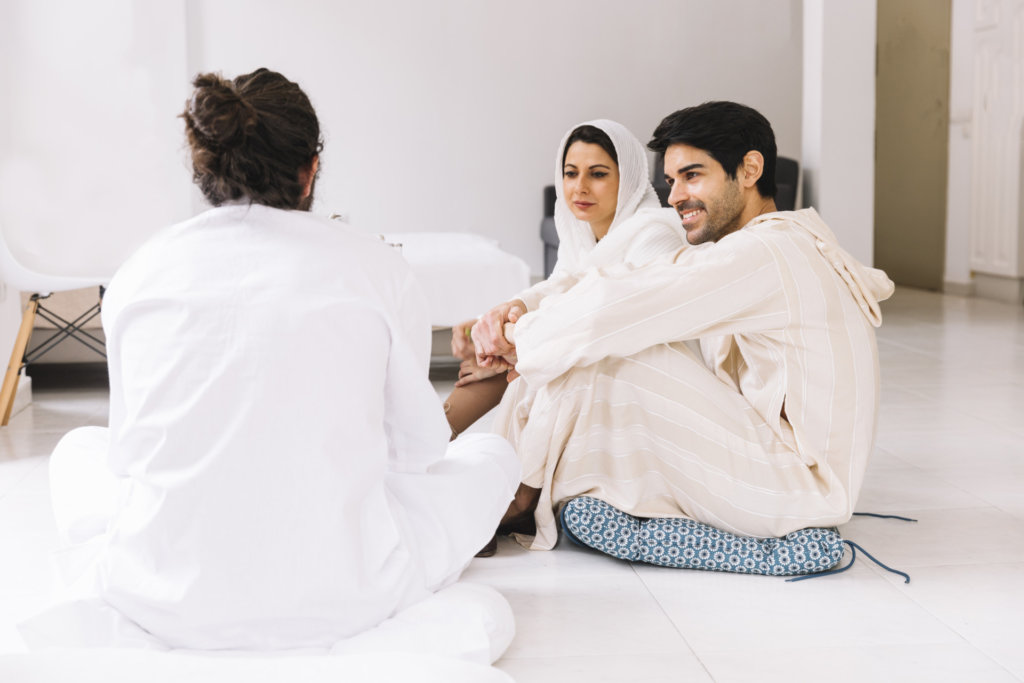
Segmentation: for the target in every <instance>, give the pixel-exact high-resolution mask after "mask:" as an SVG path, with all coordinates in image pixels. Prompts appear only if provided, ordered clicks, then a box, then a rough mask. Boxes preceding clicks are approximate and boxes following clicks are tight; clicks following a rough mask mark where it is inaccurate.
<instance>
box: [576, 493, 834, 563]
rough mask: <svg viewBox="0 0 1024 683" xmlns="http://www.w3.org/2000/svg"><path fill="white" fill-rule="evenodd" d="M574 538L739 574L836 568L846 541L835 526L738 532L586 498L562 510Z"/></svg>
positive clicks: (618, 553)
mask: <svg viewBox="0 0 1024 683" xmlns="http://www.w3.org/2000/svg"><path fill="white" fill-rule="evenodd" d="M561 522H562V529H563V530H564V531H565V532H566V534H567V535H568V536H569V537H570V539H572V540H573V541H575V542H577V543H579V544H581V545H586V546H589V547H591V548H594V549H595V550H599V551H601V552H602V553H605V554H607V555H611V556H612V557H617V558H619V559H622V560H629V561H630V562H646V563H647V564H654V565H659V566H662V567H677V568H680V569H706V570H710V571H718V572H737V573H740V574H766V575H771V576H795V575H800V574H814V573H817V572H823V571H826V570H829V569H832V568H833V567H835V566H836V565H837V564H838V563H839V561H840V560H841V559H842V557H843V549H844V546H843V539H842V537H841V536H840V535H839V532H838V531H836V530H835V529H824V528H811V529H801V530H799V531H794V532H792V533H789V534H786V536H784V537H783V538H752V537H749V536H737V535H736V534H732V533H729V532H728V531H722V530H721V529H716V528H714V527H711V526H708V525H707V524H702V523H701V522H696V521H694V520H692V519H679V518H671V519H669V518H666V519H657V518H656V519H644V518H641V517H634V516H632V515H629V514H626V513H625V512H622V511H620V510H618V509H616V508H614V507H612V506H611V505H609V504H608V503H605V502H604V501H601V500H597V499H596V498H590V497H588V496H582V497H580V498H573V499H572V500H570V501H569V502H568V503H566V504H565V506H564V507H563V508H562V514H561Z"/></svg>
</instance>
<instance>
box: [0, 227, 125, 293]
mask: <svg viewBox="0 0 1024 683" xmlns="http://www.w3.org/2000/svg"><path fill="white" fill-rule="evenodd" d="M25 260H26V259H24V257H22V258H19V255H18V254H15V252H14V248H13V246H12V243H11V242H10V241H8V239H7V235H6V233H5V230H4V224H3V223H2V222H0V280H3V281H4V282H6V283H7V284H8V285H10V286H11V287H13V288H14V289H20V290H21V291H23V292H32V293H36V294H49V293H51V292H63V291H67V290H72V289H81V288H83V287H95V286H98V285H105V284H107V282H109V281H110V278H111V276H113V272H112V271H111V272H102V273H101V272H96V273H93V274H76V275H69V274H60V273H55V272H47V271H46V270H44V269H41V268H40V267H39V266H30V265H27V264H26V263H25Z"/></svg>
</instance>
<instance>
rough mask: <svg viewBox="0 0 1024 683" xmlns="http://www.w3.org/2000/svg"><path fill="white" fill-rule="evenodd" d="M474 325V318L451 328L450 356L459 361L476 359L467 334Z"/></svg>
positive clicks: (470, 339) (470, 338)
mask: <svg viewBox="0 0 1024 683" xmlns="http://www.w3.org/2000/svg"><path fill="white" fill-rule="evenodd" d="M475 324H476V318H474V319H473V320H467V321H466V322H464V323H459V324H458V325H456V326H454V327H453V328H452V355H453V356H455V357H456V358H458V359H459V360H470V359H471V358H476V349H475V348H474V346H473V338H472V337H471V336H470V332H469V331H470V330H471V329H472V328H473V325H475Z"/></svg>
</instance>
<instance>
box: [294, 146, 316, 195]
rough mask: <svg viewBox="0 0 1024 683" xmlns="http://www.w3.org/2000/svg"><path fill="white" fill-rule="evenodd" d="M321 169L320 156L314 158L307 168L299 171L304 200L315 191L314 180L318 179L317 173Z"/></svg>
mask: <svg viewBox="0 0 1024 683" xmlns="http://www.w3.org/2000/svg"><path fill="white" fill-rule="evenodd" d="M318 168H320V155H319V154H318V155H316V156H314V157H313V161H311V162H309V166H308V167H307V168H301V169H299V181H300V182H301V183H302V197H301V198H302V199H305V198H306V197H308V196H309V194H310V193H311V192H312V191H313V178H316V171H317V169H318Z"/></svg>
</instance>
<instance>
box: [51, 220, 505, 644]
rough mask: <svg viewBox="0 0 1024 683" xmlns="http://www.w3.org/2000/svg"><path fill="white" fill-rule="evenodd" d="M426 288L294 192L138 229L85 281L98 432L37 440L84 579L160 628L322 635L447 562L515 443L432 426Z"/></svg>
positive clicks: (223, 636)
mask: <svg viewBox="0 0 1024 683" xmlns="http://www.w3.org/2000/svg"><path fill="white" fill-rule="evenodd" d="M426 310H427V307H426V304H425V301H424V300H423V297H422V295H421V294H420V292H419V291H418V289H417V286H416V283H415V281H414V279H413V277H412V275H411V273H410V271H409V268H408V267H407V266H406V265H405V263H404V262H403V261H402V259H401V257H400V256H399V254H398V253H396V252H395V251H394V250H393V249H391V248H390V247H388V246H387V245H385V244H384V243H382V242H381V241H380V240H378V239H377V238H376V237H373V236H368V235H365V234H363V233H359V232H357V231H355V230H354V229H352V228H351V227H349V226H347V225H344V224H341V223H338V222H336V221H328V220H326V219H323V218H319V217H316V216H313V215H310V214H308V213H305V212H298V211H294V212H292V211H281V210H277V209H271V208H267V207H264V206H259V205H253V206H249V205H232V206H225V207H221V208H217V209H213V210H210V211H208V212H206V213H204V214H202V215H200V216H198V217H196V218H194V219H192V220H190V221H187V222H185V223H182V224H179V225H177V226H173V227H171V228H169V229H167V230H165V231H163V232H162V233H160V234H159V235H158V236H156V237H155V238H154V239H153V240H151V241H150V242H148V243H147V244H146V245H144V246H143V248H142V249H141V250H140V251H139V252H137V253H136V254H135V255H134V256H133V257H132V258H131V259H130V260H129V261H128V262H127V263H126V264H125V265H124V266H123V267H122V268H121V269H120V271H119V272H118V273H117V275H116V277H115V278H114V280H113V282H112V283H111V285H110V288H109V291H108V292H107V294H106V298H105V301H104V311H103V319H104V329H105V332H106V335H107V348H108V354H109V367H110V389H111V397H110V398H111V402H110V428H109V431H107V430H101V429H99V428H91V429H86V430H84V431H82V430H78V431H76V432H72V433H70V434H69V435H68V436H67V437H65V439H64V441H62V442H61V444H60V445H59V446H58V447H57V450H56V452H55V454H54V456H53V460H52V468H51V471H52V480H53V486H54V507H55V512H56V515H57V519H58V526H59V528H60V530H61V533H62V534H63V536H64V540H65V541H66V543H67V544H68V545H69V547H70V548H71V549H72V550H79V551H83V552H81V553H79V554H80V555H82V554H84V555H87V556H88V557H89V558H90V561H89V562H88V564H87V566H86V568H85V571H84V573H82V574H81V575H80V576H79V578H78V581H79V583H78V586H77V588H78V589H79V591H80V594H81V595H89V594H90V591H92V593H94V594H95V595H96V596H97V597H98V599H99V600H100V601H101V604H102V606H103V608H104V609H105V610H106V611H107V613H108V614H109V613H110V610H111V608H112V609H113V611H114V613H116V614H117V615H119V616H120V617H123V618H124V623H126V624H131V625H132V627H133V628H135V629H136V630H135V631H132V633H136V634H144V635H145V637H146V638H150V639H152V641H153V642H156V643H159V644H162V645H165V646H170V647H176V648H195V649H283V648H325V647H328V648H329V647H331V646H332V645H334V644H335V643H337V642H338V641H341V640H343V639H345V638H347V637H349V636H352V635H353V634H356V633H359V632H361V631H364V630H366V629H368V628H370V627H372V626H374V625H375V624H378V623H380V622H381V621H382V620H384V619H386V618H387V617H389V616H391V615H393V614H395V613H396V611H398V610H401V609H402V608H403V607H406V606H408V605H411V604H413V603H416V602H417V601H419V600H422V599H424V598H425V597H427V596H429V595H430V594H431V592H433V591H436V590H438V589H439V588H442V587H444V586H446V585H448V584H450V583H452V582H453V581H455V579H456V578H457V577H458V575H459V573H460V572H461V570H462V569H463V568H464V567H465V566H466V565H467V564H468V563H469V561H470V560H471V559H472V557H473V555H474V553H475V552H476V551H478V550H479V549H480V548H481V547H482V546H483V545H484V544H485V543H486V542H487V541H488V539H489V538H490V536H491V534H492V533H493V530H494V527H495V526H496V524H497V521H498V519H499V518H500V517H501V514H502V512H503V511H504V509H505V508H506V506H507V504H508V501H509V500H510V499H511V497H512V494H513V492H514V490H515V487H516V485H517V484H518V480H519V464H518V461H517V460H516V458H515V456H514V454H513V452H512V450H511V448H510V447H509V445H508V444H507V443H506V442H505V441H503V440H502V439H500V438H499V437H496V436H493V435H470V436H468V437H467V438H465V439H460V440H459V441H456V442H455V443H454V444H452V446H451V447H450V448H449V445H448V438H449V434H450V431H449V428H448V425H447V423H446V421H445V418H444V415H443V411H442V409H441V406H440V402H439V400H438V397H437V395H436V393H435V392H434V390H433V388H432V386H431V384H430V383H429V381H428V379H427V366H428V362H429V353H430V351H429V348H430V337H429V336H430V324H429V321H428V320H427V316H426ZM446 452H447V457H446ZM89 467H92V468H93V470H94V471H93V472H92V474H89V473H88V472H87V470H88V469H89ZM101 469H102V470H103V471H102V472H100V470H101ZM76 472H83V473H85V474H83V475H79V474H76ZM90 477H91V478H92V479H95V480H96V481H100V480H103V481H104V482H105V483H102V484H99V485H100V486H105V487H106V490H107V491H110V492H111V493H110V496H109V497H108V498H107V500H106V503H105V504H106V507H104V502H102V501H101V502H97V501H96V500H95V499H94V500H91V501H86V500H85V499H87V498H88V497H89V495H90V493H93V492H96V491H99V490H100V489H96V488H92V489H88V490H87V489H85V488H79V489H78V490H79V491H80V493H81V496H80V498H81V499H79V497H76V495H75V491H76V485H77V486H79V487H85V486H86V485H87V482H88V480H89V479H90ZM94 498H95V497H94ZM90 511H91V512H93V514H91V515H90V514H89V513H90ZM84 551H88V552H84ZM82 623H86V622H82ZM96 623H100V622H96ZM118 628H120V627H118ZM140 629H141V630H140ZM126 632H127V631H124V630H123V629H122V633H121V634H119V633H114V632H111V633H110V634H95V633H94V634H90V635H91V636H93V637H92V641H93V642H92V644H98V643H97V640H96V639H97V637H99V639H100V642H102V640H103V638H104V637H106V636H109V640H110V641H111V642H110V643H109V644H114V645H117V644H123V642H121V641H124V640H125V639H123V638H120V637H119V636H120V635H123V633H126ZM127 640H131V638H128V639H127Z"/></svg>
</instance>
